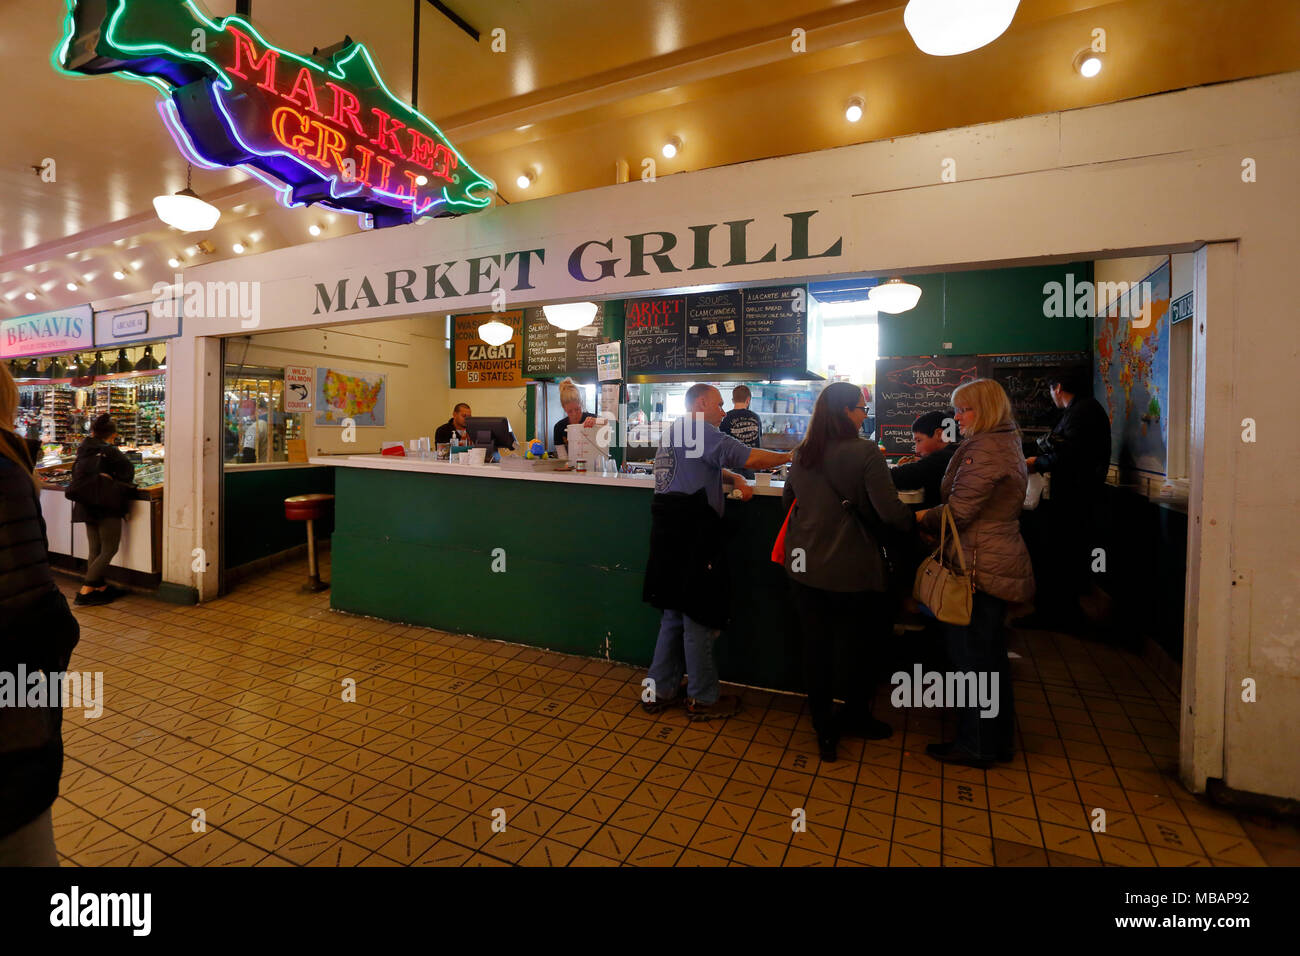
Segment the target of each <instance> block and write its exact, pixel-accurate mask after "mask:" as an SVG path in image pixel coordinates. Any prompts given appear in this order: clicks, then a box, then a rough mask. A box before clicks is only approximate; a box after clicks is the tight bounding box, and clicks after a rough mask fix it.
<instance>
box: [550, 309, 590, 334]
mask: <svg viewBox="0 0 1300 956" xmlns="http://www.w3.org/2000/svg"><path fill="white" fill-rule="evenodd" d="M542 312H543V313H544V314H545V315H546V321H547V322H549V323H551V325H553V326H555V327H556V328H557V329H564V330H565V331H566V332H572V331H574V330H575V329H582V328H586V327H587V326H589V325H591V322H592V320H593V319H595V318H596V303H595V302H566V303H564V304H563V305H544V306H542Z"/></svg>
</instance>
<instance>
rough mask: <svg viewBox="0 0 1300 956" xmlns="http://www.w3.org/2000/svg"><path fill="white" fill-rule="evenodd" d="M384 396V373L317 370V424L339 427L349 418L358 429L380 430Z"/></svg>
mask: <svg viewBox="0 0 1300 956" xmlns="http://www.w3.org/2000/svg"><path fill="white" fill-rule="evenodd" d="M387 393H388V375H387V374H386V373H383V372H341V371H339V370H337V369H332V368H321V369H317V370H316V424H317V425H342V424H343V419H345V418H350V419H352V421H353V422H354V423H355V424H356V425H358V426H362V427H366V426H381V425H383V424H384V417H385V415H384V412H385V402H386V398H387Z"/></svg>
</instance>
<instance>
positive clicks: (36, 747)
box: [0, 366, 80, 866]
mask: <svg viewBox="0 0 1300 956" xmlns="http://www.w3.org/2000/svg"><path fill="white" fill-rule="evenodd" d="M17 401H18V389H17V387H16V386H15V385H14V381H13V378H12V377H10V375H9V372H8V370H7V369H5V368H4V367H3V366H0V673H8V674H13V675H17V674H18V673H19V670H20V669H21V670H22V671H24V672H25V673H28V674H32V673H35V672H37V671H43V672H45V673H46V674H49V673H51V672H63V671H66V670H67V667H68V662H69V660H70V659H71V656H72V649H73V648H74V647H75V646H76V644H77V640H78V638H79V637H80V628H79V626H78V624H77V619H76V618H75V617H73V615H72V612H71V611H70V610H69V609H68V602H67V600H66V599H65V598H64V597H63V594H62V592H60V591H59V589H58V587H57V586H56V585H55V583H54V575H53V573H52V572H51V571H50V562H49V552H48V545H47V539H46V536H45V522H44V520H43V519H42V517H41V500H40V491H39V488H38V486H37V484H36V480H35V478H34V476H33V474H32V459H31V456H30V455H29V454H28V452H27V448H26V445H25V443H24V442H23V440H22V439H21V438H19V437H18V436H17V435H15V434H14V433H13V431H12V423H13V411H14V408H15V407H16V406H17ZM60 704H61V695H59V694H55V695H53V697H52V699H49V700H47V701H46V706H44V707H11V706H0V866H58V854H57V852H56V851H55V848H54V830H53V827H52V821H51V814H50V808H51V807H52V805H53V803H54V800H55V798H56V797H58V795H59V777H60V776H61V775H62V773H63V711H62V709H61V706H60Z"/></svg>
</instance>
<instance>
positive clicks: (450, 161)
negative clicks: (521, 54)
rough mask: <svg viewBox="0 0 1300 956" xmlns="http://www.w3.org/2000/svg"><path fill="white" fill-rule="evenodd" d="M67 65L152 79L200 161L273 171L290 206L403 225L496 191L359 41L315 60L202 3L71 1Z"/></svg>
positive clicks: (482, 202)
mask: <svg viewBox="0 0 1300 956" xmlns="http://www.w3.org/2000/svg"><path fill="white" fill-rule="evenodd" d="M56 60H57V62H58V65H59V66H60V67H62V68H63V69H66V70H69V71H72V72H76V73H85V74H99V73H123V74H124V75H127V76H135V77H143V78H145V79H148V80H150V81H151V82H153V83H154V84H155V85H156V86H158V87H159V89H161V90H163V91H164V92H166V93H167V95H168V96H169V97H170V101H171V103H170V105H171V106H172V107H174V112H175V115H176V117H177V118H178V119H179V121H180V125H181V126H182V127H183V129H184V132H185V134H186V138H188V140H189V143H190V145H191V146H192V147H193V149H194V152H196V153H197V154H198V155H199V157H201V158H202V159H203V160H206V161H207V162H210V163H213V164H215V165H219V166H246V167H251V168H252V169H253V170H260V171H261V172H264V173H268V174H270V175H271V176H273V177H275V179H277V180H279V181H280V182H282V183H284V185H285V189H284V190H283V194H284V195H283V197H282V198H284V199H286V200H287V202H288V204H289V205H302V204H309V203H321V204H322V205H326V206H331V207H334V208H337V209H343V210H348V211H352V212H357V213H369V214H371V215H373V216H374V222H375V225H376V226H391V225H396V224H398V223H404V222H411V221H412V220H414V219H416V218H419V217H420V216H424V215H447V214H455V213H466V212H473V211H475V210H477V209H482V208H483V207H485V206H487V205H488V204H489V203H490V202H491V201H492V192H493V190H494V189H495V188H496V187H495V185H494V184H493V183H492V181H491V180H490V179H488V178H487V177H485V176H483V175H481V174H480V173H478V172H476V171H475V170H474V169H473V168H472V167H471V166H470V165H469V164H468V163H467V162H466V161H465V159H464V157H463V156H461V154H460V153H459V152H458V151H457V150H456V147H455V146H453V145H452V144H451V142H450V141H449V140H448V139H447V137H446V136H444V135H443V133H442V131H441V130H440V129H438V127H437V126H435V125H434V124H433V122H432V121H430V120H429V119H428V118H426V117H425V116H423V115H422V114H421V113H419V112H418V111H417V110H415V109H414V108H413V107H411V106H410V105H409V104H407V103H404V102H402V101H401V100H399V99H398V98H397V97H395V96H394V95H393V94H392V93H391V92H389V90H388V87H386V86H385V85H384V82H383V80H382V79H381V78H380V76H379V73H378V71H377V70H376V69H375V65H374V62H373V61H372V60H371V58H370V53H369V51H367V49H366V48H365V46H364V45H362V44H360V43H356V42H354V41H353V40H352V39H351V38H350V37H349V38H347V39H345V40H344V41H343V42H342V43H340V44H338V45H336V46H334V47H331V48H329V49H326V50H314V51H313V52H312V55H311V56H309V57H304V56H299V55H297V54H294V53H290V52H289V51H287V50H284V49H281V48H279V47H276V46H274V45H272V44H271V43H269V42H268V41H267V40H266V39H264V38H263V37H262V36H261V34H259V33H258V32H257V30H256V29H254V28H253V26H252V25H251V24H250V23H248V21H246V20H244V19H243V18H241V17H238V16H230V17H225V18H224V19H222V20H220V21H216V20H213V19H211V18H209V17H208V16H207V15H205V14H204V13H203V12H202V11H200V10H199V8H198V7H197V6H196V5H195V3H194V2H193V0H68V18H67V24H66V29H65V35H64V38H63V41H62V42H61V43H60V45H59V48H58V50H57V51H56ZM259 178H262V177H259Z"/></svg>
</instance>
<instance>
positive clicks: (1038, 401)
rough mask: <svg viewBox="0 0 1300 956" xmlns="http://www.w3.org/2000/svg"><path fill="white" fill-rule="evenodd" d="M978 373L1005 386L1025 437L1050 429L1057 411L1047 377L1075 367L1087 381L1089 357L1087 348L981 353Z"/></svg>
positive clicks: (1034, 435) (1090, 362)
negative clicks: (1083, 349) (1067, 350)
mask: <svg viewBox="0 0 1300 956" xmlns="http://www.w3.org/2000/svg"><path fill="white" fill-rule="evenodd" d="M979 365H980V377H981V378H991V379H993V380H994V381H995V382H997V383H999V384H1000V385H1001V386H1002V387H1003V388H1004V389H1006V392H1007V397H1008V398H1010V399H1011V412H1012V414H1013V415H1015V418H1016V424H1018V425H1019V426H1020V430H1021V432H1022V433H1023V434H1024V436H1025V438H1027V439H1033V438H1037V437H1038V436H1039V435H1045V434H1047V433H1048V432H1050V431H1051V430H1052V426H1053V425H1055V424H1056V422H1057V419H1059V418H1060V416H1061V412H1060V409H1058V408H1057V407H1056V406H1055V405H1054V404H1052V393H1051V387H1052V383H1051V379H1052V378H1053V377H1054V376H1055V375H1056V374H1058V373H1060V372H1063V371H1071V370H1076V369H1077V370H1078V371H1081V372H1083V373H1085V380H1086V381H1090V380H1091V378H1090V372H1091V369H1092V359H1091V357H1090V356H1089V355H1088V353H1087V352H1020V353H1016V354H1012V355H981V356H980V358H979Z"/></svg>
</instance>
